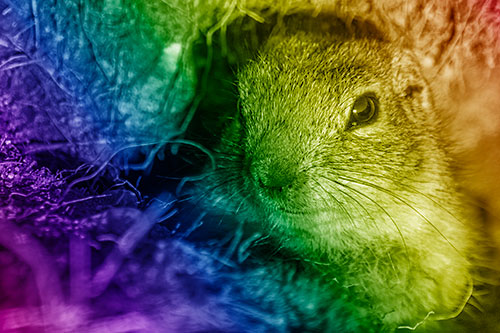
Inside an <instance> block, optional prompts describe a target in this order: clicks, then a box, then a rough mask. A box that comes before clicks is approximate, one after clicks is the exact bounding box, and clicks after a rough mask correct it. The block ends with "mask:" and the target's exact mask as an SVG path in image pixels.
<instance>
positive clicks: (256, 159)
mask: <svg viewBox="0 0 500 333" xmlns="http://www.w3.org/2000/svg"><path fill="white" fill-rule="evenodd" d="M268 141H269V142H268V143H261V145H260V147H259V149H258V151H257V152H256V153H255V154H254V155H253V156H252V159H251V164H250V174H251V177H252V179H253V181H254V182H255V183H256V184H257V186H259V187H261V188H262V189H265V190H273V191H279V192H281V191H282V190H283V189H284V188H286V187H291V186H292V185H293V183H294V182H295V180H296V179H297V175H298V171H299V163H298V159H297V158H296V155H297V154H296V152H293V151H292V150H291V149H287V148H288V147H278V146H279V145H280V143H279V142H276V141H272V140H268ZM271 146H272V147H271Z"/></svg>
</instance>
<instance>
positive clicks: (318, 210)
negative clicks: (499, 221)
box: [209, 33, 474, 327]
mask: <svg viewBox="0 0 500 333" xmlns="http://www.w3.org/2000/svg"><path fill="white" fill-rule="evenodd" d="M238 89H239V95H240V106H239V111H240V112H239V114H238V116H237V117H236V119H235V120H234V121H233V122H232V124H231V125H230V126H229V127H228V128H227V129H226V131H225V134H224V137H223V138H222V141H221V142H222V143H221V146H220V147H219V162H218V166H219V169H218V171H217V172H216V173H215V176H213V177H212V178H210V181H209V182H210V184H211V186H212V187H214V188H216V190H214V192H213V193H214V197H217V199H218V200H220V202H221V203H222V205H223V206H225V207H232V208H230V209H233V210H234V211H237V212H238V214H239V215H240V216H244V218H245V219H246V220H248V221H249V223H258V222H262V224H263V227H267V228H268V230H269V232H271V233H272V234H273V235H274V236H275V237H276V239H278V240H280V242H281V243H282V245H283V246H285V247H287V248H290V249H292V250H294V251H296V252H297V253H298V254H300V255H302V256H303V257H304V258H305V259H308V260H311V261H321V262H323V263H326V264H327V265H329V266H327V267H328V268H326V269H325V271H328V270H331V272H334V273H332V274H335V277H336V278H337V277H339V276H341V280H342V281H343V283H344V284H345V285H355V286H356V287H355V290H356V292H357V293H358V294H359V295H367V296H366V297H367V298H368V302H370V303H371V311H374V312H378V313H379V315H380V316H381V317H384V320H385V322H386V323H387V325H388V326H391V325H392V327H394V325H398V324H415V323H416V322H418V321H419V320H422V319H423V318H424V317H425V316H426V315H427V314H428V313H429V312H430V311H434V312H435V313H436V314H437V315H436V317H439V316H441V317H450V316H453V315H456V312H457V311H460V310H461V309H462V308H463V305H464V303H465V302H466V301H467V299H468V297H469V296H470V292H471V289H470V288H471V281H470V274H469V268H470V267H469V266H470V265H469V263H468V261H467V259H466V258H465V257H464V253H466V252H467V249H468V248H469V246H471V244H472V242H473V241H474V236H471V235H472V234H473V233H471V231H470V230H469V229H468V228H467V227H466V225H465V224H464V222H468V221H466V220H467V219H469V218H470V215H469V212H468V211H467V208H465V206H461V204H462V202H461V199H460V195H459V194H458V193H457V191H456V190H455V185H454V183H453V180H452V178H451V173H450V169H449V165H448V160H447V157H446V154H445V152H444V151H443V149H442V148H441V143H440V141H439V139H438V138H439V129H438V127H437V124H436V121H435V120H434V119H435V117H434V114H433V112H435V111H434V110H433V107H432V102H431V100H430V97H429V92H428V90H427V86H426V84H425V82H424V80H423V79H422V78H421V77H420V76H419V75H418V70H417V69H416V66H415V64H414V63H413V62H412V60H411V57H409V56H408V55H406V54H405V53H404V52H403V51H400V50H397V49H391V48H390V47H388V46H387V45H385V44H384V43H382V42H380V41H373V40H335V39H326V40H320V39H317V38H316V37H315V36H309V35H308V34H306V33H304V34H300V33H298V34H293V35H285V36H277V37H274V38H272V39H271V40H270V41H269V42H268V43H267V45H266V46H264V47H263V49H262V52H261V55H260V56H259V57H258V58H257V59H256V60H254V61H252V62H250V63H249V64H247V65H246V66H245V67H244V68H242V69H241V70H240V71H239V73H238ZM360 98H361V100H360ZM353 108H354V109H355V110H354V111H356V109H357V108H361V109H362V111H367V110H368V111H369V112H368V113H366V112H365V114H367V115H368V116H366V117H365V118H356V117H355V116H353ZM358 111H359V110H358ZM214 184H215V186H213V185H214ZM362 297H364V296H362Z"/></svg>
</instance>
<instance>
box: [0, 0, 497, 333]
mask: <svg viewBox="0 0 500 333" xmlns="http://www.w3.org/2000/svg"><path fill="white" fill-rule="evenodd" d="M297 14H300V15H305V16H307V17H313V18H316V17H318V22H320V20H319V18H320V17H322V18H323V19H324V17H332V18H335V20H339V21H341V22H343V24H345V25H346V26H347V27H350V26H351V24H353V25H354V24H355V23H356V22H358V21H364V20H366V21H367V22H370V24H372V25H373V27H377V28H378V29H379V30H380V31H382V32H383V38H384V39H386V40H387V41H388V42H389V43H394V45H396V44H397V45H398V47H399V46H401V45H402V46H401V47H402V48H407V49H412V50H413V51H414V55H415V57H416V58H417V59H418V61H419V62H420V65H422V71H423V72H425V75H426V77H432V78H434V80H432V81H431V80H429V81H430V83H429V84H430V87H431V88H432V89H433V91H434V92H435V96H436V104H437V105H438V106H439V108H440V109H443V110H445V111H443V113H444V116H443V118H445V119H448V118H446V117H449V116H450V115H449V114H452V115H453V114H454V111H457V110H458V111H457V112H456V113H457V114H458V115H453V116H454V118H453V119H454V120H453V121H451V120H450V122H449V126H448V127H446V128H447V130H449V131H451V132H453V133H455V134H450V135H448V134H447V133H446V134H444V136H446V135H448V136H449V137H450V138H451V139H450V141H453V142H456V147H459V149H458V151H459V152H458V153H457V154H456V156H457V157H456V161H455V162H454V163H456V165H460V166H457V169H460V168H461V167H462V166H464V167H463V169H466V171H467V172H468V173H467V172H464V173H465V174H466V176H464V180H463V183H461V184H462V185H461V186H462V187H463V188H464V192H465V193H467V194H468V195H469V194H470V195H469V196H470V197H471V198H473V199H471V201H472V200H476V201H478V202H480V205H479V206H480V207H479V208H481V209H482V211H484V212H486V213H485V215H488V218H487V219H488V223H486V224H485V225H487V226H488V228H489V229H485V230H482V231H481V232H482V233H484V234H486V235H487V236H488V237H489V238H488V241H489V242H491V244H490V243H488V246H486V245H484V244H480V245H481V246H482V245H484V248H487V249H488V251H490V252H494V254H492V255H491V257H492V258H493V259H491V261H489V262H488V263H487V264H485V266H487V270H488V272H489V273H488V274H490V275H487V276H488V278H490V277H491V281H488V282H485V285H486V284H488V285H489V286H490V285H491V286H493V287H490V288H489V289H487V290H486V289H485V290H486V291H484V293H488V295H490V296H488V297H489V298H488V301H487V302H486V303H485V304H486V305H484V308H482V307H481V306H482V305H481V304H473V302H472V301H471V302H469V301H468V300H469V299H467V302H468V303H467V305H463V304H462V305H461V307H460V309H459V310H457V311H456V312H457V313H453V316H451V315H450V316H449V317H450V318H444V317H443V318H439V319H443V320H434V319H435V318H433V315H434V312H432V311H428V313H427V315H425V314H424V315H422V316H420V314H419V316H417V317H415V318H412V320H410V321H408V322H407V321H405V322H400V323H399V322H398V323H396V324H395V322H396V321H391V322H390V325H389V324H388V322H389V320H388V319H387V318H390V316H391V315H390V313H387V314H386V316H380V315H379V312H377V311H378V310H377V309H376V305H374V304H375V303H371V302H370V297H368V296H366V297H365V296H364V295H361V296H360V292H359V289H356V287H355V285H356V283H355V282H356V281H354V282H353V281H352V280H351V281H349V282H353V283H350V285H346V284H345V283H342V281H339V280H341V277H342V271H343V270H344V269H345V268H343V267H342V266H341V267H335V269H328V268H323V267H322V263H321V262H319V261H318V262H312V263H311V262H308V260H307V258H303V257H300V256H297V255H296V253H295V252H294V251H293V249H292V250H290V249H287V248H285V249H283V248H281V247H280V248H278V246H276V243H275V241H274V239H275V237H276V236H275V235H274V234H273V230H274V229H273V228H271V231H269V229H266V228H261V227H260V225H257V224H253V223H248V221H246V222H245V223H242V221H241V220H242V219H243V218H242V216H244V214H243V213H241V214H240V215H238V213H239V212H240V207H238V204H239V203H240V201H238V202H237V204H236V207H231V208H230V209H232V211H233V214H224V213H220V211H211V210H210V208H207V207H212V206H216V205H217V202H216V199H217V198H216V196H211V195H210V194H208V193H204V188H209V186H208V187H207V185H206V183H203V179H204V177H203V172H205V171H206V170H207V169H210V168H211V167H212V166H213V165H218V161H217V156H218V157H220V156H222V153H223V152H222V153H221V152H220V151H219V153H221V154H219V155H217V154H214V153H213V151H217V149H218V147H220V144H221V138H223V140H226V141H227V142H231V140H233V139H234V137H233V136H232V135H233V134H234V133H233V132H232V131H233V130H234V129H233V128H232V127H228V124H229V123H231V121H234V119H235V118H236V117H237V116H236V114H237V113H238V112H240V111H241V110H243V109H244V108H245V105H240V101H239V98H240V96H239V95H238V94H239V92H238V89H239V86H238V84H242V85H245V89H247V90H248V91H251V90H252V89H261V90H265V89H264V88H261V85H260V84H261V83H262V82H254V83H252V82H251V80H248V82H244V80H243V79H242V77H241V74H239V73H241V72H242V71H243V68H246V67H245V66H246V64H248V63H254V64H255V63H258V61H261V60H262V59H265V57H264V56H262V54H261V55H260V57H261V58H256V55H257V54H259V52H260V48H261V47H262V45H264V44H265V41H264V40H265V39H266V38H267V36H268V35H269V34H270V33H271V31H272V30H273V28H275V27H276V26H278V25H279V24H280V22H281V21H282V20H283V19H284V18H286V17H288V16H292V15H297ZM499 18H500V3H499V2H498V1H497V0H461V1H455V2H453V1H439V0H428V1H425V0H414V1H403V0H384V1H380V2H378V3H375V2H374V1H371V0H355V1H347V0H278V1H266V0H205V1H203V0H65V1H56V0H0V332H6V333H7V332H8V333H14V332H23V333H24V332H26V333H27V332H30V333H31V332H46V333H52V332H82V333H84V332H85V333H91V332H96V333H97V332H113V333H118V332H166V333H169V332H393V331H397V332H399V331H403V332H406V331H414V330H415V331H417V332H458V330H465V331H470V332H474V331H475V330H477V329H481V330H483V331H485V332H497V331H498V330H500V319H499V315H498V313H500V312H498V311H500V296H499V295H500V290H499V288H498V285H500V283H498V282H499V281H500V274H498V272H497V273H496V274H495V273H491V272H490V271H498V267H499V266H498V265H497V264H498V258H497V257H496V256H498V254H496V253H497V252H496V251H497V250H495V248H496V249H498V248H500V245H497V244H496V243H495V242H498V244H500V237H499V236H498V235H499V234H500V233H498V230H500V223H497V219H496V217H495V216H500V214H499V212H500V194H498V189H497V185H498V186H500V181H499V180H498V179H500V177H498V175H500V167H498V166H497V165H500V149H498V148H497V146H498V144H497V143H498V140H500V120H499V119H500V116H499V113H498V112H499V111H498V110H499V107H500V93H499V92H500V90H499V89H500V79H497V78H496V77H497V76H498V73H499V71H498V67H499V65H498V63H499V60H500V28H499V27H500V19H499ZM332 20H333V19H332ZM353 22H354V23H353ZM318 25H319V23H318ZM372 25H369V27H371V26H372ZM297 29H301V27H297ZM252 59H253V60H252ZM255 59H260V60H255ZM252 61H253V62H252ZM284 67H286V64H285V65H284ZM247 70H248V69H247ZM248 71H250V70H248ZM269 72H271V71H269ZM238 75H240V76H238ZM499 77H500V76H499ZM473 83H474V84H473ZM481 83H483V85H481ZM281 84H282V83H281V81H280V80H279V79H277V80H276V84H275V85H274V86H272V87H271V88H269V89H268V91H267V92H268V93H269V94H271V93H274V90H273V89H276V91H278V90H280V89H281V88H282V86H280V85H281ZM262 86H264V85H262ZM283 86H284V85H283ZM257 87H258V88H257ZM485 87H486V88H485ZM315 89H322V88H321V87H320V88H315ZM241 90H242V91H243V90H244V89H243V88H241ZM296 97H297V98H296V100H294V99H290V101H291V102H290V103H292V102H293V103H295V104H297V105H298V104H299V103H301V101H302V100H301V98H299V97H300V96H296ZM367 103H373V102H372V100H371V99H368V100H361V102H358V104H359V105H361V107H360V108H362V107H366V105H367ZM472 104H474V106H473V107H472V106H471V105H472ZM261 106H262V109H263V110H264V109H266V108H268V109H271V106H270V105H265V103H262V104H261ZM290 108H292V107H290ZM478 110H482V112H483V113H482V114H481V115H479V114H478V112H479V111H478ZM242 112H243V111H242ZM270 112H271V111H270ZM357 119H358V121H360V120H359V119H361V118H357ZM450 119H451V116H450ZM305 121H306V120H304V122H305ZM457 128H458V129H459V130H460V133H461V134H456V133H457ZM235 133H236V131H235ZM234 136H237V134H234ZM234 141H235V142H236V141H237V140H236V139H234ZM443 145H444V144H443ZM295 148H296V149H297V151H298V150H299V145H298V144H297V145H296V147H295ZM256 155H258V154H257V153H256ZM266 156H267V155H266ZM453 156H454V157H455V155H453ZM281 157H282V158H283V159H285V157H286V156H281ZM222 158H223V157H222ZM262 159H263V160H264V159H265V158H264V157H263V158H262ZM454 165H455V164H454ZM278 176H279V177H278ZM278 176H274V179H272V180H269V182H271V181H282V180H283V178H286V177H285V176H286V175H284V174H282V173H278ZM278 178H279V179H278ZM276 179H278V180H276ZM227 180H228V181H230V180H231V179H230V177H229V176H228V179H227ZM219 181H220V180H219ZM200 184H202V185H200ZM200 191H201V192H203V193H201V195H200ZM238 191H239V189H233V190H232V192H231V191H229V192H231V193H228V191H226V193H224V195H223V196H222V197H224V200H225V199H227V198H229V199H231V198H234V197H235V196H236V195H238V194H239V192H238ZM207 192H208V190H207ZM192 193H196V194H195V195H193V194H192ZM233 194H234V196H233ZM361 195H362V194H361ZM193 198H195V199H193ZM224 200H222V201H221V204H222V205H226V202H225V201H224ZM431 200H432V199H431ZM229 201H230V200H229ZM241 202H243V201H241ZM474 204H476V202H475V201H474ZM227 207H229V204H227ZM227 207H226V208H227ZM475 207H476V206H475ZM233 208H234V209H233ZM476 208H477V207H476ZM243 210H244V209H243ZM478 210H479V209H478ZM262 214H263V215H265V214H268V215H269V216H270V215H271V214H270V213H268V212H263V213H262ZM262 214H261V215H258V214H254V215H255V218H256V219H257V216H258V218H259V219H262V220H265V219H266V217H265V216H264V217H263V218H262ZM449 215H453V212H451V213H449ZM269 216H267V217H269ZM245 219H247V216H245ZM276 229H279V227H277V228H276ZM403 231H404V230H403ZM308 235H309V234H308V233H307V232H304V233H303V235H302V234H301V236H303V237H304V238H300V237H299V238H298V239H293V240H291V241H290V243H291V244H297V245H296V246H295V245H294V246H293V247H294V248H296V249H300V248H301V246H304V247H305V245H304V244H305V243H306V242H309V243H314V240H315V239H316V238H314V239H313V240H311V237H309V236H308ZM308 237H309V238H308ZM314 237H317V236H314ZM317 238H318V239H319V237H317ZM304 239H306V240H304ZM471 242H472V241H471ZM309 243H308V244H309ZM338 243H341V241H338ZM318 244H319V241H318ZM478 247H479V244H478ZM288 250H290V252H288ZM314 251H317V252H318V253H319V252H321V251H320V250H316V249H314ZM485 252H486V250H485ZM315 253H316V252H315ZM471 256H472V255H471ZM317 257H320V255H318V256H317ZM358 259H359V258H358ZM342 260H344V262H345V264H346V267H347V266H348V265H351V264H352V263H356V262H355V260H356V258H351V257H348V256H347V257H345V258H342ZM373 260H376V258H375V259H373ZM430 261H431V259H429V262H430ZM381 265H382V264H381ZM367 266H368V265H367ZM451 266H453V265H452V264H450V267H451ZM481 269H482V268H478V270H481ZM485 270H486V268H485ZM450 272H451V271H450ZM365 273H366V272H365ZM450 274H452V273H450ZM483 276H486V275H483ZM337 278H338V279H337ZM389 278H390V277H389ZM447 278H448V280H447V281H450V282H449V284H452V283H456V284H457V285H458V284H459V283H460V282H462V281H460V277H458V276H457V277H456V278H450V277H449V276H448V277H447ZM395 279H396V278H395ZM376 282H377V283H374V284H373V285H375V286H378V285H380V281H376ZM415 284H416V283H415ZM387 285H390V283H388V284H387ZM353 286H354V288H353ZM474 287H476V285H474ZM370 288H371V287H370ZM471 288H472V286H471ZM485 288H486V287H485ZM372 289H373V288H372ZM475 291H476V290H475ZM482 291H483V290H477V292H478V294H479V293H481V292H482ZM377 292H379V293H380V294H382V293H383V290H381V291H377ZM427 296H428V295H427ZM433 296H435V295H433ZM469 296H470V295H469ZM384 297H385V296H384V295H382V296H381V297H380V299H385V298H384ZM425 297H426V295H422V298H425ZM436 297H437V296H436ZM447 297H448V295H446V290H445V291H444V292H443V296H442V299H443V303H445V300H446V299H447ZM450 297H451V296H450ZM396 303H397V302H396V301H395V304H396ZM416 303H418V302H417V301H416ZM397 304H400V303H397ZM401 304H404V303H401ZM464 308H465V310H464ZM462 310H464V311H462ZM462 312H463V313H462ZM385 317H387V318H385ZM435 317H437V316H435ZM451 317H453V318H451ZM455 317H456V318H455ZM477 318H479V319H477ZM448 319H450V320H448ZM405 320H406V319H405Z"/></svg>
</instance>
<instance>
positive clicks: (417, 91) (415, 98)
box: [392, 50, 434, 122]
mask: <svg viewBox="0 0 500 333" xmlns="http://www.w3.org/2000/svg"><path fill="white" fill-rule="evenodd" d="M392 68H393V70H394V73H395V76H394V78H393V79H394V82H393V88H394V90H395V91H394V92H395V94H396V96H399V98H400V99H401V101H402V102H403V103H405V104H407V105H410V107H411V109H412V111H413V112H409V114H408V117H409V118H411V120H414V121H426V122H429V121H434V119H433V118H434V100H433V95H432V91H431V88H430V85H429V83H428V82H427V81H426V79H425V77H424V75H423V71H422V67H421V66H420V63H419V62H418V59H417V58H416V57H415V55H414V54H412V53H411V52H410V51H409V50H401V51H400V52H398V53H397V54H396V55H395V56H394V57H393V59H392ZM429 117H430V118H429ZM431 118H432V119H431Z"/></svg>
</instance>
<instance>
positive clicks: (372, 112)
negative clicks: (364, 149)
mask: <svg viewBox="0 0 500 333" xmlns="http://www.w3.org/2000/svg"><path fill="white" fill-rule="evenodd" d="M377 111H378V105H377V99H376V97H375V96H373V95H362V96H359V97H358V98H357V99H356V101H354V104H353V105H352V110H351V117H350V119H349V124H348V127H349V128H351V127H354V126H360V125H365V124H368V123H370V122H371V121H373V120H375V117H376V115H377Z"/></svg>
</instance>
